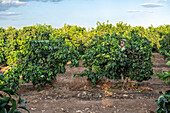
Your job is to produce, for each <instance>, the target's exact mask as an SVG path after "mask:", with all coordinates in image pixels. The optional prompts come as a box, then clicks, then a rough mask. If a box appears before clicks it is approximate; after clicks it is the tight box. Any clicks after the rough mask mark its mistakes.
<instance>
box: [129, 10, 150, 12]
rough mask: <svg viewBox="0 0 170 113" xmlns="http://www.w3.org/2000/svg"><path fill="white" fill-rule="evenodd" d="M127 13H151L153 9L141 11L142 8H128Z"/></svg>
mask: <svg viewBox="0 0 170 113" xmlns="http://www.w3.org/2000/svg"><path fill="white" fill-rule="evenodd" d="M128 12H129V13H140V12H141V13H142V12H146V13H153V11H143V10H128Z"/></svg>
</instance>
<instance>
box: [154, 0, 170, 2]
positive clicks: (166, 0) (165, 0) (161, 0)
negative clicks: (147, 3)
mask: <svg viewBox="0 0 170 113" xmlns="http://www.w3.org/2000/svg"><path fill="white" fill-rule="evenodd" d="M168 1H170V0H157V2H168Z"/></svg>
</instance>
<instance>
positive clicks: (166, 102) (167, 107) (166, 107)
mask: <svg viewBox="0 0 170 113" xmlns="http://www.w3.org/2000/svg"><path fill="white" fill-rule="evenodd" d="M160 94H161V96H160V97H159V98H158V101H157V102H156V103H155V105H158V106H159V107H158V108H157V110H156V112H157V113H170V90H168V91H166V92H165V93H162V92H160Z"/></svg>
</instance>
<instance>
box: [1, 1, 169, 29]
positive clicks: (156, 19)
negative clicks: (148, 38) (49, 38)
mask: <svg viewBox="0 0 170 113" xmlns="http://www.w3.org/2000/svg"><path fill="white" fill-rule="evenodd" d="M107 20H109V21H110V23H113V24H116V23H117V22H119V21H123V22H124V23H128V24H130V25H132V26H144V27H148V26H150V25H151V24H152V25H153V26H154V27H156V26H159V25H163V24H170V0H0V27H4V28H6V27H9V26H13V27H16V28H22V27H23V26H30V25H35V24H44V23H45V24H48V25H52V26H53V27H56V28H59V27H62V26H64V24H69V25H78V26H82V27H86V28H90V27H95V26H96V22H97V21H100V22H106V21H107Z"/></svg>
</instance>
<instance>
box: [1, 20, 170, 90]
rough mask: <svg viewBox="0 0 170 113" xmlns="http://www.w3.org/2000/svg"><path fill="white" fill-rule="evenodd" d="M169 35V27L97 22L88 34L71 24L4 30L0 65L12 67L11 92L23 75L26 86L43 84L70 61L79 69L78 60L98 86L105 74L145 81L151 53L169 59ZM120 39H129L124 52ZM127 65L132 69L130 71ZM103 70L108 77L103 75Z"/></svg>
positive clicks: (60, 71)
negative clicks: (27, 84)
mask: <svg viewBox="0 0 170 113" xmlns="http://www.w3.org/2000/svg"><path fill="white" fill-rule="evenodd" d="M169 35H170V25H163V26H159V27H157V28H154V27H153V26H150V27H148V28H144V27H141V26H140V27H132V26H130V25H127V24H124V23H123V22H119V23H117V24H116V26H114V25H113V24H110V23H109V22H107V23H100V22H97V27H96V28H91V29H90V30H86V28H84V27H78V26H70V25H64V27H62V28H59V29H56V28H52V27H51V26H50V25H35V26H28V27H23V28H22V29H15V28H13V27H9V28H7V29H4V28H0V64H3V65H9V66H10V67H11V68H10V69H9V70H8V71H7V72H6V76H7V77H8V80H9V84H10V86H11V87H13V88H14V87H15V88H17V86H18V84H19V78H20V75H21V73H22V77H23V82H29V81H32V82H33V84H34V85H37V84H39V85H41V86H44V85H45V84H46V83H49V82H51V80H52V79H53V78H54V77H55V75H56V74H57V73H64V72H65V65H66V63H67V62H69V61H71V62H72V65H71V66H78V60H79V59H80V58H82V59H84V61H85V63H84V65H85V66H87V67H89V68H90V67H91V69H89V70H88V71H86V73H85V74H86V75H88V76H89V78H88V79H89V80H91V81H92V82H93V83H94V84H95V83H96V81H97V79H101V78H102V77H103V76H106V77H108V78H111V79H120V75H122V74H123V75H127V76H128V77H130V78H133V79H134V80H138V81H142V80H147V79H149V78H150V75H151V74H152V69H151V67H152V62H151V52H152V51H159V52H160V53H162V54H164V55H165V58H166V55H167V53H169V50H170V44H169V43H170V41H169V40H170V36H169ZM122 39H123V40H126V41H125V43H126V47H125V48H126V49H125V51H123V52H122V50H121V46H120V41H121V40H122ZM148 44H149V45H148ZM113 48H115V49H113ZM96 55H97V56H96ZM118 58H120V59H118ZM102 61H103V64H102ZM109 62H112V63H114V64H109ZM125 62H129V63H127V64H126V63H125ZM141 62H142V63H141ZM118 64H120V65H118ZM128 65H132V67H131V68H129V69H128V68H127V67H129V66H128ZM147 66H149V67H147ZM48 68H49V69H48ZM92 68H94V69H95V71H96V72H94V71H92ZM133 68H134V69H137V70H136V71H134V73H132V71H131V70H134V69H133ZM126 69H128V70H126ZM147 69H148V70H147ZM37 70H38V71H37ZM44 70H47V71H44ZM109 70H110V71H109ZM113 70H114V72H111V71H113ZM139 70H140V71H141V72H139ZM31 71H32V72H31ZM105 71H106V72H107V71H109V73H107V74H106V73H105V74H103V73H102V72H105ZM30 72H31V73H30ZM124 72H129V73H126V74H125V73H124ZM146 72H147V73H146ZM95 73H96V74H98V75H102V74H103V75H102V76H98V75H96V74H95ZM13 75H15V77H14V76H13ZM93 75H94V76H93ZM113 75H115V76H113ZM136 75H138V76H136ZM90 76H92V78H90ZM93 77H94V78H93ZM124 78H125V77H124Z"/></svg>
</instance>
